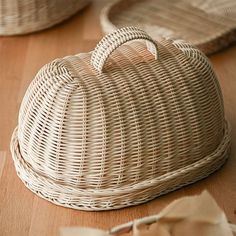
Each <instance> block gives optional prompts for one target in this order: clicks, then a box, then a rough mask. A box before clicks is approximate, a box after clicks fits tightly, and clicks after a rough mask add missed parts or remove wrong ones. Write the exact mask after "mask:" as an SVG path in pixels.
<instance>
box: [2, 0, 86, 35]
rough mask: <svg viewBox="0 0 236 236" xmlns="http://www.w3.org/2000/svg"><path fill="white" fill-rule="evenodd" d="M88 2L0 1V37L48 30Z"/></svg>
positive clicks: (58, 0) (52, 0)
mask: <svg viewBox="0 0 236 236" xmlns="http://www.w3.org/2000/svg"><path fill="white" fill-rule="evenodd" d="M88 2H89V0H40V1H39V0H0V35H14V34H25V33H30V32H34V31H38V30H42V29H45V28H49V27H51V26H53V25H55V24H57V23H59V22H61V21H63V20H65V19H67V18H69V17H70V16H72V15H73V14H75V13H76V12H77V11H78V10H80V9H82V8H83V7H85V6H86V5H87V4H88Z"/></svg>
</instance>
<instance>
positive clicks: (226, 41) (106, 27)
mask: <svg viewBox="0 0 236 236" xmlns="http://www.w3.org/2000/svg"><path fill="white" fill-rule="evenodd" d="M136 1H137V0H136ZM136 1H134V0H115V1H113V2H109V3H107V4H106V5H105V6H104V7H103V9H102V11H101V13H100V23H101V27H102V30H103V32H104V33H105V34H107V33H110V32H112V31H114V30H117V29H118V28H119V25H117V24H116V22H114V21H112V20H111V19H109V18H110V16H112V17H114V15H117V14H118V11H117V12H116V11H115V13H113V12H112V11H113V10H114V8H115V10H116V8H117V7H118V8H119V7H120V5H122V4H123V3H125V6H129V5H130V4H131V5H133V4H135V2H136ZM140 1H143V0H138V1H137V2H140ZM125 8H126V7H125ZM196 8H197V7H196ZM199 9H200V8H199ZM120 11H122V9H121V10H120ZM111 13H112V15H111ZM213 16H214V18H219V23H220V24H221V21H224V20H228V21H230V22H231V23H232V22H234V23H235V24H234V26H232V25H231V27H229V28H225V29H224V32H221V33H220V34H219V33H215V34H214V35H211V36H210V37H206V38H203V39H202V40H198V42H197V43H193V44H194V45H195V46H197V47H199V48H200V49H201V50H202V51H203V52H204V53H205V54H207V55H210V54H212V53H215V52H217V51H219V50H221V49H223V48H225V47H227V46H229V45H231V44H232V43H234V42H235V41H236V20H235V21H234V20H233V19H232V18H230V17H227V16H223V15H217V14H213ZM150 25H154V24H153V23H151V24H150ZM157 25H158V24H157ZM137 26H138V27H139V28H140V25H137ZM122 27H124V26H122ZM160 37H161V36H160ZM177 38H183V39H184V40H187V41H189V40H188V39H185V38H184V37H182V36H181V37H179V36H176V37H174V39H177Z"/></svg>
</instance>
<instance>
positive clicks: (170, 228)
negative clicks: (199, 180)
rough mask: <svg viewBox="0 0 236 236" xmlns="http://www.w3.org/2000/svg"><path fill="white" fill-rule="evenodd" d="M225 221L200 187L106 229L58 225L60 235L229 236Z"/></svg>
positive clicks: (212, 200)
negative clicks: (196, 192)
mask: <svg viewBox="0 0 236 236" xmlns="http://www.w3.org/2000/svg"><path fill="white" fill-rule="evenodd" d="M233 232H235V233H236V230H235V225H232V224H229V223H228V222H227V218H226V216H225V213H224V212H223V211H222V210H221V209H220V207H219V206H218V205H217V203H216V202H215V200H214V198H213V197H212V196H211V195H210V194H209V193H208V192H207V191H204V192H202V193H201V194H200V195H197V196H188V197H182V198H180V199H177V200H175V201H173V202H171V203H170V204H169V205H167V206H166V207H165V208H164V209H163V210H162V211H161V212H160V213H159V214H157V215H151V216H146V217H144V218H141V219H135V220H133V221H131V222H128V223H125V224H122V225H118V226H115V227H113V228H111V229H110V230H99V229H93V228H86V227H67V228H62V229H61V234H60V235H61V236H76V235H79V236H118V235H119V236H122V235H123V236H128V235H129V236H190V235H191V236H199V235H201V236H233Z"/></svg>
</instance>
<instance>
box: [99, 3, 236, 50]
mask: <svg viewBox="0 0 236 236" xmlns="http://www.w3.org/2000/svg"><path fill="white" fill-rule="evenodd" d="M101 25H102V28H103V31H104V32H105V33H110V32H112V31H113V30H115V29H117V28H121V27H125V26H137V27H139V28H141V29H143V30H145V31H146V32H147V33H148V34H149V35H151V36H152V37H153V38H154V39H158V38H160V36H161V37H166V38H172V39H176V38H181V39H184V40H187V41H189V42H191V43H192V44H193V45H195V46H197V47H198V48H200V49H201V50H202V51H203V52H204V53H206V54H211V53H214V52H216V51H218V50H220V49H223V48H225V47H226V46H228V45H230V44H232V43H233V42H235V41H236V1H235V0H168V1H166V0H118V1H117V0H116V1H112V2H110V3H109V4H107V6H105V8H104V9H103V11H102V13H101Z"/></svg>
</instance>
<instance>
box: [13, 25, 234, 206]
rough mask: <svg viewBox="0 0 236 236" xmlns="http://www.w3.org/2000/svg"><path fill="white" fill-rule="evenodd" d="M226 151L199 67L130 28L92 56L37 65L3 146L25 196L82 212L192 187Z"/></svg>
mask: <svg viewBox="0 0 236 236" xmlns="http://www.w3.org/2000/svg"><path fill="white" fill-rule="evenodd" d="M135 39H145V40H146V42H147V46H148V50H149V51H151V53H150V52H149V51H148V50H147V48H146V45H145V44H143V42H142V41H141V42H129V41H133V40H135ZM125 42H128V43H127V44H125V45H122V44H124V43H125ZM121 45H122V46H121ZM118 47H119V48H118ZM152 54H153V55H154V56H153V55H152ZM229 147H230V135H229V129H228V125H227V123H226V122H225V118H224V107H223V100H222V95H221V91H220V88H219V84H218V82H217V78H216V76H215V74H214V72H213V70H212V67H211V66H210V64H209V62H208V60H207V58H206V57H205V56H204V55H203V54H202V53H201V52H200V51H199V50H197V49H195V48H194V47H192V46H191V45H190V44H188V43H185V42H182V41H171V40H164V39H163V40H161V41H159V42H156V41H154V40H153V39H151V38H150V37H149V36H148V35H146V33H145V32H144V31H142V30H139V29H137V28H134V27H128V28H124V29H121V30H118V31H116V32H114V33H113V34H111V35H108V36H106V37H105V38H104V39H103V40H102V41H101V42H100V43H99V44H98V46H97V47H96V49H95V50H94V51H93V52H92V53H84V54H78V55H75V56H68V57H65V58H62V59H56V60H54V61H53V62H51V63H49V64H47V65H45V66H44V67H43V68H42V69H41V70H40V71H39V73H38V74H37V76H36V78H35V79H34V80H33V82H32V83H31V85H30V86H29V88H28V90H27V92H26V94H25V97H24V99H23V101H22V104H21V108H20V113H19V121H18V128H16V129H15V132H14V134H13V137H12V142H11V151H12V156H13V159H14V162H15V166H16V169H17V173H18V175H19V177H20V178H21V179H22V181H23V182H24V183H25V185H26V186H27V187H28V188H29V189H31V190H32V191H33V192H35V193H36V194H38V195H39V196H41V197H43V198H45V199H47V200H49V201H51V202H53V203H56V204H58V205H62V206H66V207H71V208H75V209H83V210H108V209H115V208H121V207H126V206H130V205H135V204H139V203H142V202H146V201H148V200H150V199H153V198H155V197H156V196H159V195H161V194H164V193H167V192H170V191H172V190H174V189H177V188H180V187H181V186H184V185H187V184H189V183H193V182H195V181H197V180H199V179H202V178H204V177H206V176H208V175H209V174H211V173H212V172H214V171H215V170H217V169H218V168H219V167H220V166H221V165H222V164H223V163H224V162H225V160H226V158H227V157H228V153H229Z"/></svg>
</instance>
